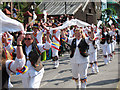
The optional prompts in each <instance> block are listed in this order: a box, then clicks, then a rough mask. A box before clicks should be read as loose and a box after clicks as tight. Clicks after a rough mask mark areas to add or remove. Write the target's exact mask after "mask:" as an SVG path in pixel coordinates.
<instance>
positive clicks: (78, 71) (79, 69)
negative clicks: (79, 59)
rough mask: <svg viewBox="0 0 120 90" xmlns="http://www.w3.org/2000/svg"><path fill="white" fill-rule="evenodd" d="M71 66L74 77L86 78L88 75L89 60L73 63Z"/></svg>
mask: <svg viewBox="0 0 120 90" xmlns="http://www.w3.org/2000/svg"><path fill="white" fill-rule="evenodd" d="M71 66H72V75H73V77H74V78H81V79H84V78H86V77H87V69H88V62H86V63H82V64H77V63H71Z"/></svg>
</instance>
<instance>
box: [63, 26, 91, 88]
mask: <svg viewBox="0 0 120 90" xmlns="http://www.w3.org/2000/svg"><path fill="white" fill-rule="evenodd" d="M92 35H93V34H92V33H91V35H90V38H85V37H84V35H83V33H82V29H80V28H77V29H76V30H75V38H69V39H68V38H67V37H66V36H65V34H64V31H62V37H63V38H65V41H66V42H67V43H68V44H70V45H71V54H70V58H71V60H70V62H71V66H72V75H73V80H75V82H76V85H77V88H80V81H81V88H86V82H87V69H88V61H89V57H88V49H89V45H88V44H89V43H91V42H92V39H91V38H93V36H92Z"/></svg>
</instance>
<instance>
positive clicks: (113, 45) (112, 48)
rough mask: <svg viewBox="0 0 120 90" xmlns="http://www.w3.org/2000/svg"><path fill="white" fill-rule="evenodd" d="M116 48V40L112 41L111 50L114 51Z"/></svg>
mask: <svg viewBox="0 0 120 90" xmlns="http://www.w3.org/2000/svg"><path fill="white" fill-rule="evenodd" d="M114 48H115V44H114V42H112V43H111V52H113V51H114Z"/></svg>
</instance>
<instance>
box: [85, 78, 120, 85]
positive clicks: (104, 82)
mask: <svg viewBox="0 0 120 90" xmlns="http://www.w3.org/2000/svg"><path fill="white" fill-rule="evenodd" d="M116 82H119V79H111V80H103V81H98V82H94V83H90V84H88V85H87V86H98V85H99V86H100V85H106V84H111V83H116Z"/></svg>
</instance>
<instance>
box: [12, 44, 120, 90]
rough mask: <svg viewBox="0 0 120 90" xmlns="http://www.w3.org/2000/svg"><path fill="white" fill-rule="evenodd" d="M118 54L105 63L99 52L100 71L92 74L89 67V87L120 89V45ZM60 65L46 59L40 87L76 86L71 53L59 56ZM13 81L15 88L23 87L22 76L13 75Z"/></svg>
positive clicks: (117, 50)
mask: <svg viewBox="0 0 120 90" xmlns="http://www.w3.org/2000/svg"><path fill="white" fill-rule="evenodd" d="M115 52H116V54H115V55H114V58H113V60H112V61H111V62H110V63H109V64H108V65H105V64H104V61H103V56H102V52H101V51H99V52H98V66H99V71H100V72H99V73H97V74H92V73H91V69H90V67H89V68H88V82H87V88H117V89H118V90H119V89H120V79H119V78H120V69H119V68H120V60H119V57H120V45H119V46H118V45H117V46H116V49H115ZM59 61H60V65H59V67H58V68H57V69H53V66H54V64H53V62H52V60H47V61H44V62H43V64H44V68H45V73H44V76H43V79H42V82H41V86H40V88H75V87H76V85H75V82H74V81H73V80H72V73H71V65H70V58H69V54H68V53H66V54H64V56H62V57H60V58H59ZM11 83H12V84H13V86H14V87H13V88H23V86H22V81H21V77H20V76H16V75H12V76H11Z"/></svg>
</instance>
